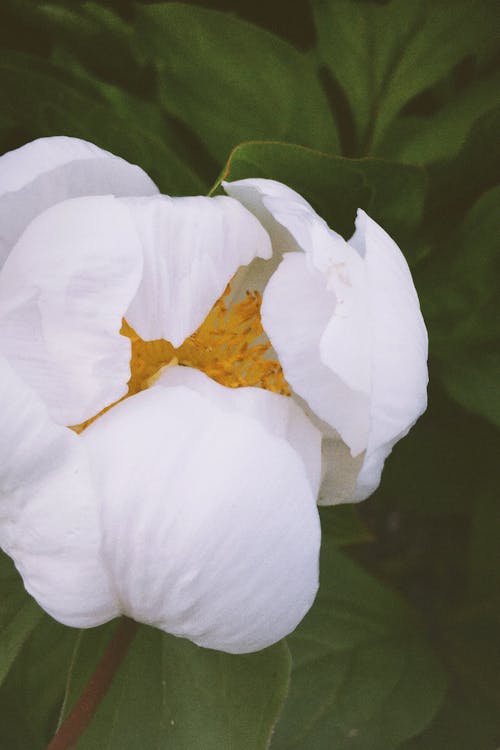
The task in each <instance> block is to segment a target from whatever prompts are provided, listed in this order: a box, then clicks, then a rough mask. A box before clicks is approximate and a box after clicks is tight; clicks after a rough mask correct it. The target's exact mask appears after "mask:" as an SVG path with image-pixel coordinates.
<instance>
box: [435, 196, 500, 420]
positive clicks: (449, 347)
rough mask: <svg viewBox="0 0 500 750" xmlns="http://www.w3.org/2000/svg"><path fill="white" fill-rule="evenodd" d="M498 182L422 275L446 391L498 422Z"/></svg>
mask: <svg viewBox="0 0 500 750" xmlns="http://www.w3.org/2000/svg"><path fill="white" fill-rule="evenodd" d="M499 205H500V186H499V187H496V188H493V189H492V190H489V191H488V192H486V193H485V194H484V195H483V196H482V197H481V198H480V199H479V200H478V201H477V202H476V203H475V205H474V206H473V207H472V209H471V210H470V212H469V213H468V214H467V216H466V217H465V219H464V220H463V222H462V223H461V225H460V226H459V227H458V228H457V230H456V232H454V233H453V235H452V237H451V239H450V242H449V246H448V248H446V249H443V250H442V252H441V254H440V255H439V256H437V257H436V258H435V257H432V258H431V259H430V261H429V262H428V264H427V266H426V269H425V273H424V274H423V275H422V278H421V282H422V286H423V291H424V294H423V300H422V301H423V305H424V312H425V314H426V316H427V318H428V320H429V322H430V325H431V332H432V337H431V345H432V351H434V354H435V356H436V357H437V358H438V365H439V374H440V376H441V378H442V380H443V382H444V384H445V386H446V388H447V389H448V391H449V393H450V394H451V395H452V397H453V398H455V399H456V400H457V401H459V402H460V403H461V404H463V406H465V407H466V408H467V409H470V410H471V411H475V412H476V413H478V414H481V415H482V416H484V417H486V418H487V419H489V420H491V421H492V422H493V423H494V424H496V425H498V426H500V397H499V393H498V377H499V375H500V352H499V350H498V341H499V338H500V321H499V316H498V283H497V280H498V278H499V275H500V257H499V255H498V239H497V238H498V235H499V232H500V213H499V211H498V206H499Z"/></svg>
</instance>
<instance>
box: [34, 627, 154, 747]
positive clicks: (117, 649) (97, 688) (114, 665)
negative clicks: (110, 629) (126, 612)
mask: <svg viewBox="0 0 500 750" xmlns="http://www.w3.org/2000/svg"><path fill="white" fill-rule="evenodd" d="M138 627H139V626H138V624H137V623H136V622H134V621H133V620H128V619H126V618H124V619H123V620H122V621H121V622H120V624H119V625H118V627H117V629H116V630H115V633H114V635H113V637H112V638H111V640H110V642H109V644H108V646H107V648H106V650H105V652H104V653H103V655H102V657H101V659H100V661H99V663H98V665H97V667H96V668H95V671H94V673H93V675H92V677H91V678H90V680H89V681H88V682H87V684H86V686H85V688H84V690H83V693H82V694H81V696H80V698H79V699H78V701H77V703H76V705H75V707H74V708H73V710H72V711H71V713H70V714H69V716H68V717H67V718H66V720H65V721H64V722H63V723H62V724H61V726H60V727H59V729H58V731H57V732H56V734H55V735H54V737H53V738H52V740H51V741H50V743H49V744H48V745H47V750H70V748H72V747H75V745H76V743H77V742H78V740H79V739H80V737H81V735H82V734H83V732H84V731H85V729H86V728H87V726H88V725H89V723H90V720H91V719H92V717H93V716H94V714H95V712H96V711H97V708H98V707H99V704H100V702H101V701H102V699H103V698H104V696H105V695H106V693H107V692H108V689H109V687H110V685H111V683H112V682H113V677H114V676H115V674H116V672H117V670H118V667H119V666H120V664H121V663H122V661H123V658H124V656H125V654H126V653H127V651H128V648H129V646H130V644H131V643H132V640H133V638H134V635H135V634H136V632H137V628H138Z"/></svg>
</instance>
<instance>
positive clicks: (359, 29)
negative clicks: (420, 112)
mask: <svg viewBox="0 0 500 750" xmlns="http://www.w3.org/2000/svg"><path fill="white" fill-rule="evenodd" d="M313 6H314V11H315V17H316V29H317V33H318V38H319V52H320V55H321V58H322V60H323V61H324V62H325V64H326V65H327V66H328V68H329V70H330V72H331V74H332V75H333V77H334V78H335V79H336V80H337V81H338V83H339V84H340V86H341V87H342V89H343V91H344V93H345V95H346V97H347V99H348V101H349V104H350V107H351V110H352V115H353V118H354V122H355V126H356V131H357V139H358V148H359V152H360V153H372V152H374V151H375V152H376V150H377V147H378V144H379V143H380V141H381V139H382V136H383V135H384V133H385V131H386V129H387V127H388V126H389V124H390V123H391V121H392V120H393V118H394V117H395V116H396V115H397V114H398V113H399V112H400V111H401V109H402V108H403V107H404V105H405V104H406V103H407V102H409V101H410V100H411V99H412V98H413V97H415V96H416V95H417V94H419V93H421V92H422V91H424V90H425V89H428V88H429V87H430V86H432V85H433V84H435V83H436V82H437V81H439V80H440V79H442V78H443V77H444V76H446V75H447V74H448V73H449V72H450V71H451V70H452V68H453V67H454V66H455V65H456V64H457V63H458V62H459V61H460V60H462V59H463V58H464V57H465V56H466V55H467V54H468V53H470V52H474V51H475V49H476V47H477V46H478V45H479V44H480V43H483V42H484V39H485V37H487V36H488V33H489V34H490V35H493V33H494V32H493V31H492V29H493V28H494V22H495V19H496V18H497V16H496V13H495V10H496V9H495V3H492V2H488V1H486V2H484V0H483V1H482V2H480V1H479V0H476V1H475V2H474V0H457V1H456V2H454V3H453V6H452V8H450V4H449V3H448V2H447V1H446V0H437V1H436V0H391V2H388V3H384V4H380V3H373V2H367V1H366V0H362V1H361V2H352V0H315V1H314V3H313Z"/></svg>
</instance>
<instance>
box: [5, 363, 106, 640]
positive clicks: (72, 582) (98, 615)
mask: <svg viewBox="0 0 500 750" xmlns="http://www.w3.org/2000/svg"><path fill="white" fill-rule="evenodd" d="M0 423H1V430H0V456H1V458H0V546H1V547H2V548H3V549H4V550H5V551H6V552H7V554H8V555H10V556H11V557H12V558H13V560H14V562H15V564H16V566H17V568H18V570H19V572H20V574H21V576H22V578H23V581H24V585H25V586H26V589H27V590H28V591H29V593H30V594H31V595H32V596H33V597H34V598H35V599H36V600H37V601H38V603H39V604H40V606H41V607H43V609H45V610H46V611H47V612H48V613H49V614H50V615H52V616H53V617H54V618H55V619H56V620H59V621H60V622H62V623H64V624H66V625H72V626H75V627H91V626H94V625H100V624H101V623H103V622H106V621H107V620H110V619H112V618H113V617H115V616H116V615H117V614H118V613H119V608H118V606H117V601H116V598H115V596H114V593H113V591H112V589H111V586H110V581H109V577H108V573H107V571H106V569H105V566H104V564H103V560H102V557H101V554H100V544H101V532H100V522H99V504H98V500H97V496H96V494H95V492H94V488H93V486H92V484H91V480H90V473H89V469H88V464H87V459H86V456H85V453H84V451H83V449H82V446H81V445H80V441H79V438H78V437H77V436H76V435H75V434H74V433H73V432H71V431H70V430H67V429H66V428H64V427H59V426H58V425H55V424H54V423H52V422H51V420H50V419H49V417H48V414H47V410H46V408H45V406H44V405H43V403H42V402H41V401H40V399H39V398H38V396H37V395H36V394H35V393H34V392H33V391H32V390H31V389H30V388H29V387H28V386H26V385H25V384H24V383H23V382H22V381H21V380H20V379H19V378H18V377H17V375H16V374H15V372H14V371H13V369H12V368H11V367H10V365H9V364H8V363H7V361H6V360H5V359H4V358H3V357H0Z"/></svg>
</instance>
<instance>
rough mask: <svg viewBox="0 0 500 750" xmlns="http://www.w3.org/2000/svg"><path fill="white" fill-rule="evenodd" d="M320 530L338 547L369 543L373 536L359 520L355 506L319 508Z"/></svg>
mask: <svg viewBox="0 0 500 750" xmlns="http://www.w3.org/2000/svg"><path fill="white" fill-rule="evenodd" d="M319 512H320V516H321V530H322V532H323V534H329V535H330V536H331V538H332V540H333V541H334V543H335V544H336V545H337V546H338V547H349V546H350V545H352V544H364V543H365V542H371V541H372V540H373V535H372V533H371V532H370V530H369V529H368V528H367V527H366V526H365V524H364V523H363V521H362V520H361V518H360V515H359V512H358V509H357V507H356V506H355V505H347V504H346V505H333V506H330V507H320V509H319Z"/></svg>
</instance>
